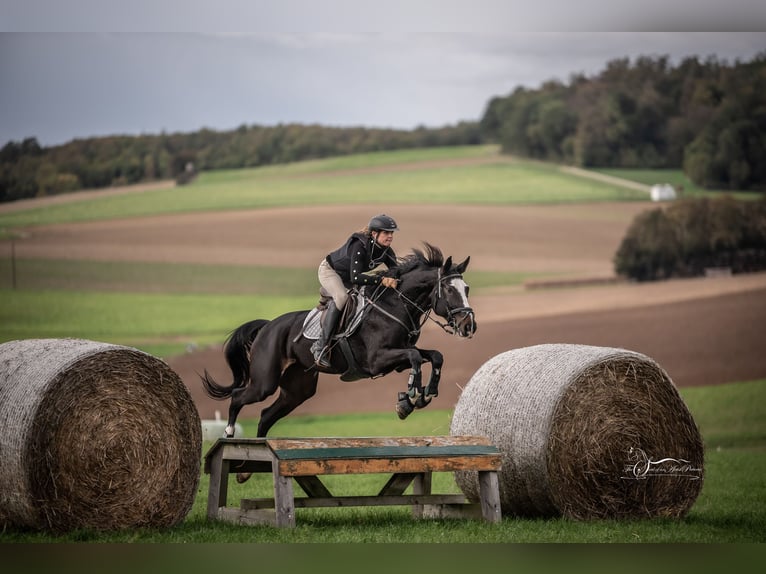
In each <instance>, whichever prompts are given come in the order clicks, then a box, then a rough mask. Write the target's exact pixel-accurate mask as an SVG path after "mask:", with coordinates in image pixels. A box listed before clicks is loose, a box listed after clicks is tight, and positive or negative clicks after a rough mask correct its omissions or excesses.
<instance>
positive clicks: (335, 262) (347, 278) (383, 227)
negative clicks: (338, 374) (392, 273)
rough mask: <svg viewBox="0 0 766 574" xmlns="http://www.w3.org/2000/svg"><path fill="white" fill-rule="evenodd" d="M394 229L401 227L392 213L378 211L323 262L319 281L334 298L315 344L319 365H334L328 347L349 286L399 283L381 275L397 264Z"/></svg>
mask: <svg viewBox="0 0 766 574" xmlns="http://www.w3.org/2000/svg"><path fill="white" fill-rule="evenodd" d="M394 231H399V228H398V227H397V225H396V221H394V219H393V218H392V217H389V216H388V215H385V214H380V215H376V216H375V217H373V218H372V219H370V223H369V224H368V225H367V227H366V228H364V229H362V230H361V231H358V232H356V233H353V234H352V235H351V236H350V237H349V238H348V239H347V240H346V242H345V243H344V244H343V245H342V246H341V247H339V248H338V249H336V250H335V251H333V252H332V253H330V254H329V255H328V256H327V257H325V258H324V259H323V260H322V262H321V263H320V264H319V273H318V275H319V283H320V284H321V285H322V287H324V289H325V291H327V293H329V294H330V296H331V297H332V301H330V303H329V304H328V306H327V311H326V312H325V317H324V325H322V332H321V334H320V335H319V339H317V340H316V341H315V342H314V344H313V345H312V346H311V351H312V353H313V354H314V360H315V361H316V364H317V365H318V366H320V367H323V368H327V367H329V366H330V361H329V357H328V353H327V350H328V349H329V342H330V341H331V340H332V336H333V333H334V332H335V328H336V327H337V326H338V320H339V319H340V316H341V313H342V311H343V307H344V306H345V305H346V301H348V289H349V288H350V287H351V286H352V285H358V286H362V285H378V284H382V285H383V286H384V287H396V284H397V280H396V279H395V278H393V277H381V276H380V272H382V271H385V270H386V269H389V268H392V267H396V264H397V260H396V254H395V253H394V250H393V249H391V242H392V241H393V240H394Z"/></svg>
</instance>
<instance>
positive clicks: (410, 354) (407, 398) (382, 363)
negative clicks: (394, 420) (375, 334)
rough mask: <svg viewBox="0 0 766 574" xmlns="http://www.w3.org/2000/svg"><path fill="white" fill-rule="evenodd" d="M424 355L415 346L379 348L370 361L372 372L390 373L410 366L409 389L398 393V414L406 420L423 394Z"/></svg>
mask: <svg viewBox="0 0 766 574" xmlns="http://www.w3.org/2000/svg"><path fill="white" fill-rule="evenodd" d="M423 361H424V359H423V356H422V355H421V354H420V350H419V349H416V348H415V347H410V348H408V349H387V350H380V349H379V350H378V352H377V353H376V354H375V356H374V358H373V360H372V361H371V362H370V367H371V372H373V373H388V372H391V371H393V370H397V371H401V370H404V369H406V368H407V367H408V366H409V367H410V378H409V380H408V381H407V391H406V392H400V393H399V394H398V395H397V402H396V414H398V415H399V418H400V419H402V420H404V419H406V418H407V416H409V414H410V413H411V412H412V411H413V410H415V404H416V403H417V401H418V400H419V399H420V397H422V396H423V382H422V381H423V371H422V369H421V367H420V366H421V365H422V364H423Z"/></svg>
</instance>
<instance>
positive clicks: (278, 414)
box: [258, 363, 319, 437]
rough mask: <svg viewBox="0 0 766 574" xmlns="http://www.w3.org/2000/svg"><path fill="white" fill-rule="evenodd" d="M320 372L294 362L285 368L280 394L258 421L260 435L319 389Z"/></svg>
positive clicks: (264, 410)
mask: <svg viewBox="0 0 766 574" xmlns="http://www.w3.org/2000/svg"><path fill="white" fill-rule="evenodd" d="M318 381H319V373H318V372H317V371H316V369H311V370H309V371H306V370H305V368H304V367H303V366H302V365H300V364H298V363H294V364H292V365H290V366H289V367H287V369H285V372H284V373H282V378H281V379H280V381H279V388H280V391H279V396H278V397H277V400H275V401H274V402H273V403H272V404H271V405H269V406H268V407H266V408H265V409H263V411H262V412H261V420H260V422H259V423H258V436H259V437H264V436H266V434H267V433H268V432H269V429H271V427H273V426H274V424H276V422H277V421H278V420H279V419H281V418H284V417H286V416H287V415H288V414H290V413H291V412H293V411H294V410H295V409H296V408H297V407H298V406H299V405H301V404H303V403H304V402H305V401H306V400H308V399H310V398H311V397H313V396H314V394H315V393H316V390H317V382H318Z"/></svg>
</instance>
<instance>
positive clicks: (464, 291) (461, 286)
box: [449, 277, 470, 307]
mask: <svg viewBox="0 0 766 574" xmlns="http://www.w3.org/2000/svg"><path fill="white" fill-rule="evenodd" d="M449 284H450V285H452V286H453V287H454V288H455V290H456V291H457V292H458V293H459V294H460V299H461V300H462V302H463V307H470V305H469V304H468V283H466V282H465V281H463V279H461V278H459V277H456V278H455V279H450V282H449Z"/></svg>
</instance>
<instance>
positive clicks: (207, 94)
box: [0, 0, 766, 146]
mask: <svg viewBox="0 0 766 574" xmlns="http://www.w3.org/2000/svg"><path fill="white" fill-rule="evenodd" d="M654 1H655V0H644V2H643V3H642V4H643V5H644V6H647V5H650V4H652V3H654ZM684 1H685V2H689V1H690V0H684ZM389 2H391V4H386V5H387V6H391V5H393V6H394V7H395V8H396V7H397V6H398V5H399V3H398V2H396V1H395V0H389ZM731 2H734V4H736V3H737V2H741V3H743V6H744V5H747V6H751V4H752V3H750V2H748V0H731ZM731 2H730V3H728V4H727V5H728V6H729V7H730V8H731V7H733V5H732V4H731ZM60 4H62V3H61V2H55V1H54V0H19V1H10V0H0V145H3V144H4V143H5V142H7V141H9V140H16V141H18V140H21V139H23V138H25V137H36V138H38V140H39V142H40V143H41V144H42V145H46V146H47V145H55V144H60V143H65V142H67V141H70V140H72V139H73V138H78V137H90V136H99V135H108V134H142V133H144V134H157V133H160V132H162V131H166V132H175V131H195V130H198V129H200V128H202V127H208V128H212V129H219V130H228V129H233V128H236V127H237V126H239V125H242V124H247V125H253V124H258V125H275V124H278V123H290V122H298V123H318V124H322V125H334V126H368V127H395V128H406V129H409V128H413V127H416V126H418V125H425V126H429V127H436V126H443V125H450V124H455V123H457V122H459V121H462V120H468V121H474V120H478V119H479V118H480V117H481V115H482V113H483V112H484V109H485V107H486V105H487V103H488V102H489V100H490V99H491V98H492V97H494V96H499V95H506V94H508V93H509V92H511V91H512V90H513V89H514V88H516V87H517V86H527V87H533V88H534V87H538V86H539V85H540V84H541V83H542V82H544V81H545V80H548V79H552V78H556V79H559V80H561V81H564V82H566V81H568V80H569V78H570V75H571V74H573V73H584V74H586V75H594V74H597V73H598V72H600V71H601V70H602V69H603V68H604V66H605V64H606V63H607V62H608V61H610V60H613V59H615V58H621V57H630V58H635V57H636V56H638V55H647V56H658V55H668V56H670V58H671V62H673V63H677V62H679V61H680V59H682V58H684V57H686V56H691V55H696V56H698V57H700V58H706V57H708V56H712V55H714V56H716V57H718V58H719V59H725V60H727V61H729V62H733V61H734V60H736V59H740V60H743V61H744V60H750V59H752V57H753V56H754V55H756V54H757V53H759V52H764V51H766V33H764V32H748V31H745V30H747V29H757V27H758V24H759V23H760V24H763V22H764V19H763V16H764V15H766V8H763V7H761V5H762V6H766V2H762V3H759V4H752V6H751V8H749V9H752V11H753V16H754V17H758V18H759V19H758V20H751V21H750V25H749V26H748V25H745V23H742V22H740V19H739V16H738V17H737V18H738V19H732V18H731V17H729V18H728V19H727V18H726V17H725V14H722V15H721V18H722V19H721V20H714V19H713V15H708V18H709V20H708V21H705V20H703V21H702V22H700V23H698V25H699V26H704V27H705V29H720V30H726V31H722V32H699V31H693V25H691V24H693V22H691V23H690V22H689V21H685V22H686V23H687V24H690V25H688V26H687V27H686V28H682V27H680V26H679V25H678V22H681V21H682V20H681V19H680V17H678V18H677V19H676V20H675V21H674V20H672V19H671V20H670V21H668V22H666V21H665V20H661V19H655V20H653V21H652V20H644V21H645V25H644V26H642V28H644V29H655V30H663V29H664V28H665V27H666V25H670V26H671V27H672V28H673V29H676V30H678V29H685V30H686V31H682V32H670V31H654V32H642V31H636V30H634V29H632V28H631V26H626V25H625V22H624V18H625V14H624V13H622V16H619V15H616V16H614V15H613V16H612V20H611V21H610V20H608V19H607V20H604V19H603V17H602V19H601V20H598V22H599V23H598V24H597V25H593V26H589V25H588V24H589V22H591V21H589V20H588V19H587V18H585V17H584V16H583V13H582V11H583V10H585V9H587V8H588V6H589V5H590V6H594V5H596V3H595V2H593V1H591V2H589V1H588V0H580V1H579V2H577V3H576V4H577V6H578V12H577V14H573V17H572V18H567V17H566V14H562V13H561V12H560V11H559V12H558V20H555V21H556V22H559V23H558V24H551V20H547V21H545V22H546V24H548V27H547V28H545V29H547V30H554V31H545V32H543V31H535V29H536V28H537V29H540V28H542V22H541V21H539V20H542V18H543V16H545V15H546V14H545V13H544V12H535V8H534V7H535V6H537V7H538V8H539V7H540V6H541V4H540V2H533V3H530V4H529V6H531V7H532V8H529V7H528V8H527V11H528V13H527V16H526V21H523V20H522V22H521V23H522V24H523V23H525V22H526V23H528V24H529V25H528V26H519V19H512V16H513V14H512V12H509V7H512V6H513V4H514V2H513V1H511V0H506V1H505V2H494V1H491V0H474V2H473V3H472V4H471V5H473V6H482V7H483V8H484V10H483V11H481V18H477V17H476V16H475V10H474V11H472V12H470V14H473V16H471V17H467V19H463V20H461V18H460V13H459V11H456V10H453V11H449V10H447V11H446V12H444V11H443V10H442V12H443V13H442V16H443V17H442V19H441V20H436V19H433V18H429V17H428V16H429V14H431V13H429V12H426V11H424V7H426V6H427V5H431V6H432V7H433V6H438V7H441V8H442V9H443V8H444V7H445V6H450V5H451V3H450V2H447V1H445V0H443V1H442V2H437V3H436V4H434V3H433V2H426V1H424V2H414V0H410V2H409V4H407V3H404V4H402V5H407V6H420V8H423V9H421V10H414V9H412V10H410V12H409V16H410V18H409V19H407V20H406V25H401V24H400V23H399V19H396V20H395V21H396V22H397V23H399V24H398V25H396V26H394V25H388V23H387V22H393V21H394V19H393V15H392V13H391V12H390V11H387V12H386V13H385V14H377V15H375V14H374V15H373V16H374V17H372V18H371V17H370V15H369V13H365V15H364V16H361V15H359V14H356V15H357V16H359V17H358V18H356V20H354V19H353V18H352V17H354V16H355V13H353V11H352V13H351V14H349V13H348V10H346V11H338V12H337V13H336V14H341V13H342V14H344V15H345V16H344V17H345V18H346V20H348V21H346V20H341V19H337V18H336V19H331V18H329V14H328V12H329V11H330V9H338V8H342V7H343V5H345V6H346V7H347V8H348V7H349V6H353V7H357V6H359V5H362V4H364V2H361V0H357V2H355V3H354V2H344V1H342V0H334V1H329V2H318V1H317V2H308V0H282V2H281V3H273V4H275V5H277V6H282V7H285V6H286V7H287V8H289V9H290V10H292V11H293V12H290V13H285V12H284V10H287V8H284V10H283V12H282V13H278V12H279V10H277V11H274V10H269V9H268V8H270V7H271V4H269V3H268V2H266V1H265V0H260V1H259V0H252V1H251V2H248V3H246V4H245V6H246V7H247V8H248V9H247V10H245V11H244V12H240V13H241V14H242V16H241V20H240V21H238V20H237V19H236V18H234V14H233V13H231V12H229V11H225V10H221V9H220V7H222V6H228V5H231V4H238V2H234V0H218V3H214V5H215V6H219V9H218V10H217V11H216V12H215V13H214V14H213V13H211V12H206V10H205V9H202V10H197V11H194V12H193V14H191V15H190V14H187V15H186V17H185V18H184V17H179V18H174V17H172V14H173V13H166V11H165V10H164V7H166V6H172V5H175V6H176V7H179V6H185V7H187V8H188V7H190V6H192V5H194V4H195V1H194V0H186V1H185V2H180V0H179V2H172V1H170V0H168V1H167V2H161V1H160V0H154V2H151V1H149V0H146V2H145V1H144V0H133V1H132V2H131V3H130V6H131V8H132V10H131V11H127V10H126V8H125V7H124V6H123V5H122V4H121V3H120V4H117V6H118V8H117V9H116V11H115V10H112V11H107V10H105V9H104V8H103V6H104V2H103V0H102V1H101V2H97V1H96V0H79V1H78V0H74V1H73V2H70V3H69V5H70V6H69V7H70V10H68V11H63V10H60V9H59V6H60ZM63 4H67V3H63ZM72 4H74V5H79V7H80V8H81V11H80V12H77V10H73V9H71V8H72ZM106 4H108V3H106ZM142 4H146V6H143V7H144V8H146V10H147V11H146V12H141V10H140V8H142V6H141V5H142ZM452 4H454V5H455V6H456V5H457V4H459V3H454V2H453V3H452ZM516 4H518V3H516ZM542 4H545V2H543V3H542ZM704 4H705V2H704V1H703V2H702V3H701V4H698V6H701V5H704ZM376 5H381V4H380V3H376ZM317 6H322V7H323V10H322V11H321V14H320V13H313V16H315V18H313V19H312V18H308V19H306V16H307V12H306V10H308V12H311V11H312V10H316V7H317ZM300 7H303V8H305V10H303V11H298V12H296V10H297V9H298V8H300ZM45 8H47V10H45ZM152 10H154V12H152ZM493 10H496V12H493ZM529 10H531V11H532V14H531V15H530V14H529ZM564 11H566V9H564ZM221 12H224V13H225V17H224V18H221V17H220V14H221ZM437 12H438V11H434V12H432V13H437ZM152 13H153V14H155V15H156V16H157V18H155V19H150V18H148V17H147V14H152ZM177 13H181V14H183V10H179V12H177ZM41 14H42V16H41ZM136 14H139V15H140V14H143V17H140V16H136ZM290 14H300V15H301V17H288V16H289V15H290ZM464 14H468V13H465V12H464ZM711 14H712V13H711ZM740 14H741V12H740ZM206 15H210V17H209V18H208V17H206ZM308 15H309V16H311V15H312V14H308ZM320 16H321V17H320ZM378 16H379V17H378ZM493 16H496V17H493ZM349 18H350V20H349ZM535 18H536V19H537V20H535ZM578 18H579V20H578ZM503 19H505V20H504V21H507V22H514V24H513V25H511V24H509V25H506V26H498V20H503ZM530 19H531V20H530ZM753 22H755V24H753ZM610 24H611V25H610ZM661 24H662V25H661ZM610 28H612V29H618V30H624V31H619V32H610V31H606V30H609V29H610ZM585 29H601V30H604V31H598V32H592V31H584V30H585ZM761 29H762V30H763V29H764V28H763V27H761Z"/></svg>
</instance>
